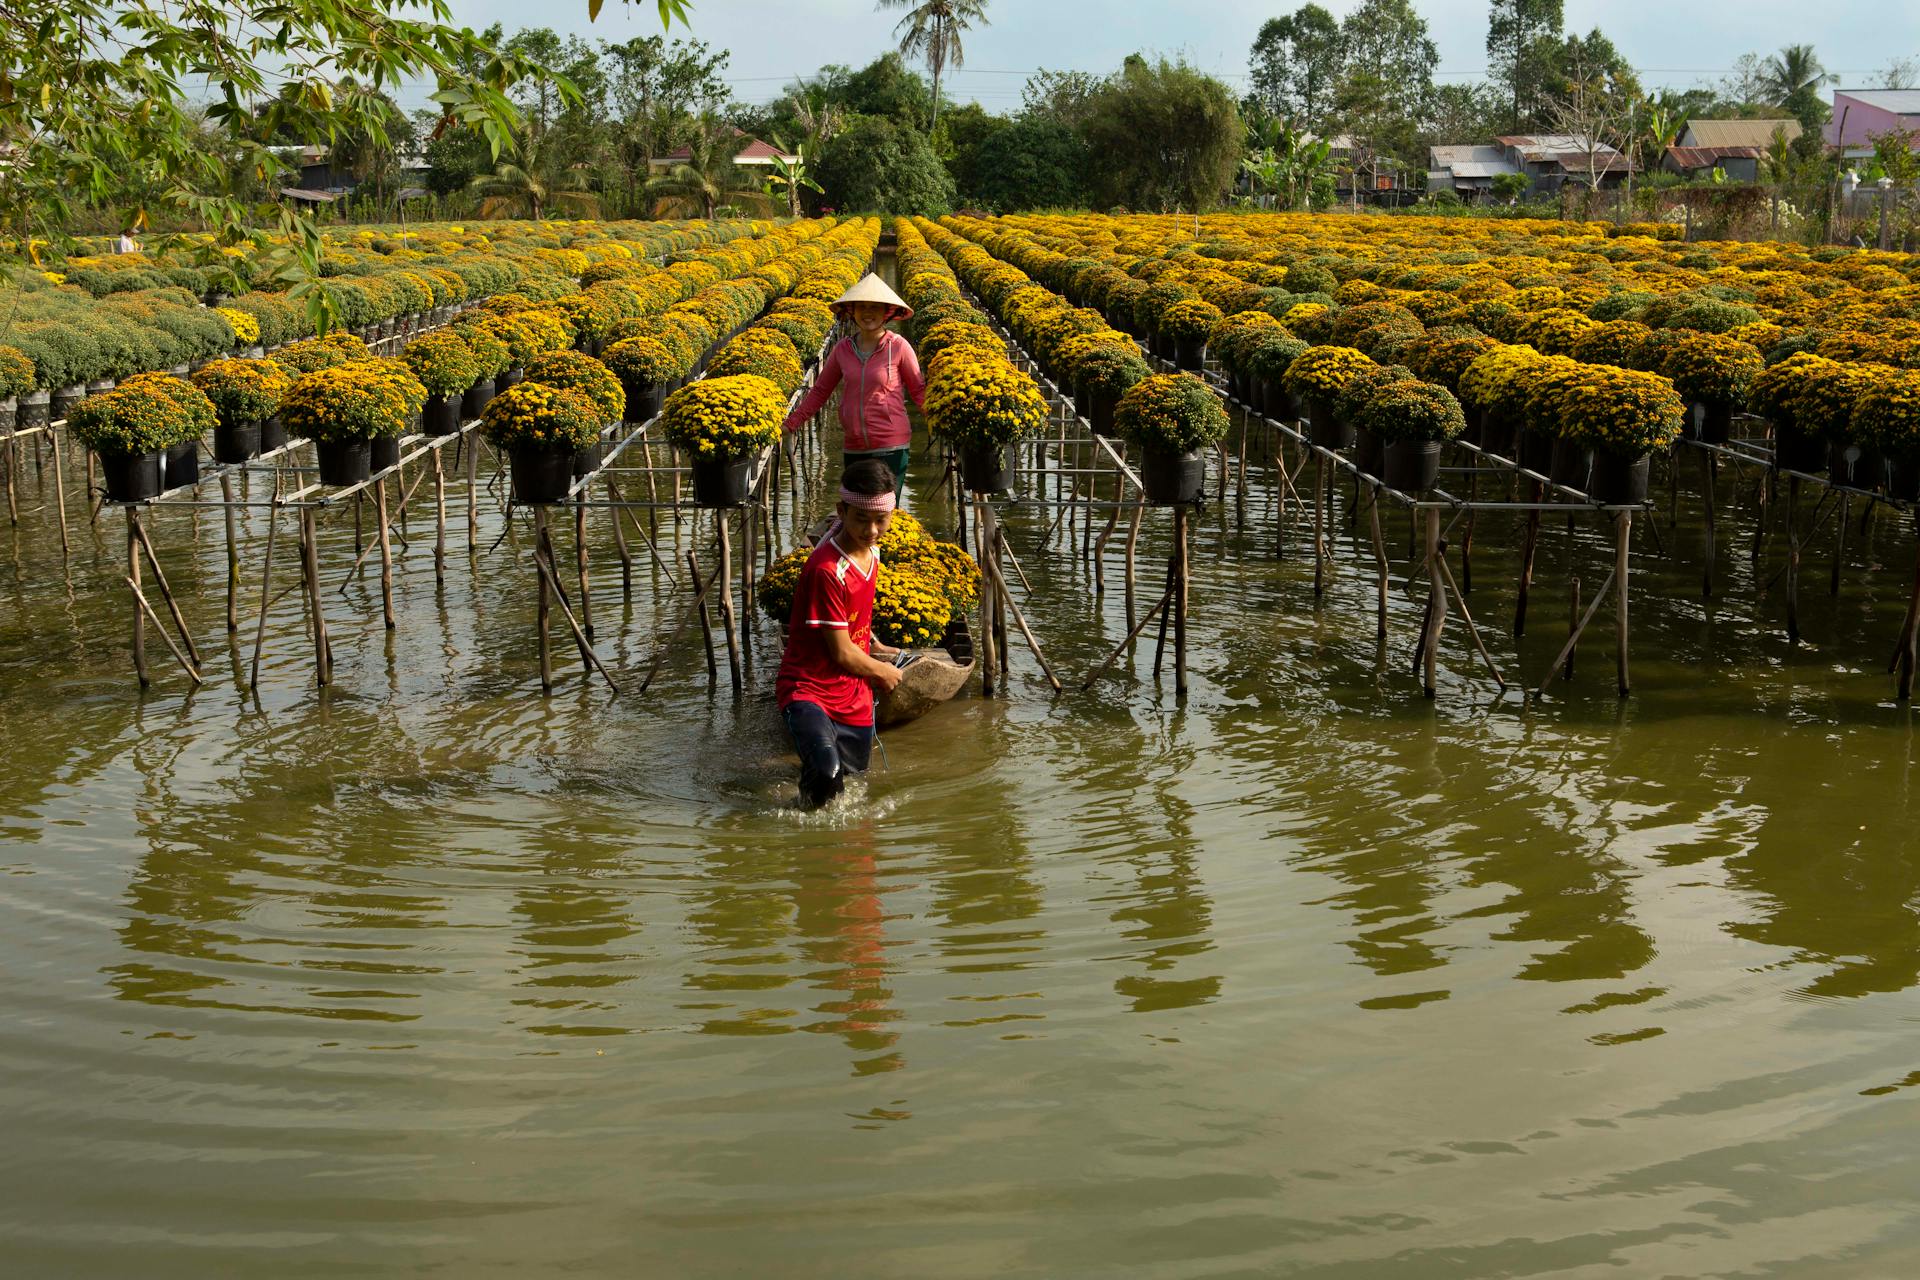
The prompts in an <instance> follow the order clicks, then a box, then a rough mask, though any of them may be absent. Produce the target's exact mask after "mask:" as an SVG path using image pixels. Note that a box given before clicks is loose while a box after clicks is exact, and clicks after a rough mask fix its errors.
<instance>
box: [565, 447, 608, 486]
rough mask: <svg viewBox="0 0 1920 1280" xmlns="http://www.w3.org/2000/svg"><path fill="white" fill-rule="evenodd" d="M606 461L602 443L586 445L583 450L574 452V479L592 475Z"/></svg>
mask: <svg viewBox="0 0 1920 1280" xmlns="http://www.w3.org/2000/svg"><path fill="white" fill-rule="evenodd" d="M606 460H607V446H606V444H605V443H604V442H596V443H594V444H590V445H588V446H587V447H586V448H584V449H580V450H576V451H575V453H574V455H573V476H574V479H576V480H577V479H579V478H580V477H581V476H590V475H592V474H593V473H594V472H596V471H598V470H599V469H600V467H601V464H603V463H604V462H606Z"/></svg>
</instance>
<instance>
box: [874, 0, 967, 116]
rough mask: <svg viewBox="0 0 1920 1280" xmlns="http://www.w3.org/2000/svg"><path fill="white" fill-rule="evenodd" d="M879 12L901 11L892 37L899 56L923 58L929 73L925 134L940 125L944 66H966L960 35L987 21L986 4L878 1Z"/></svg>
mask: <svg viewBox="0 0 1920 1280" xmlns="http://www.w3.org/2000/svg"><path fill="white" fill-rule="evenodd" d="M877 7H878V8H881V9H905V10H906V11H907V14H906V16H905V17H904V18H901V19H900V22H899V24H898V25H897V26H895V27H894V29H893V33H894V34H895V35H897V36H899V37H900V56H901V57H903V58H924V59H925V60H926V64H927V70H928V71H930V72H932V73H933V119H932V120H931V121H929V122H928V124H927V132H928V133H932V132H933V126H934V125H936V124H939V123H940V77H941V74H942V73H943V72H944V71H945V70H946V69H947V65H948V64H949V63H951V64H952V65H954V66H956V67H958V66H962V65H964V64H965V62H966V50H964V49H962V48H961V47H960V33H961V32H962V31H966V30H969V29H971V28H972V26H973V24H974V23H976V22H978V23H981V24H983V25H984V24H985V23H986V20H987V6H986V0H880V3H879V5H878V6H877Z"/></svg>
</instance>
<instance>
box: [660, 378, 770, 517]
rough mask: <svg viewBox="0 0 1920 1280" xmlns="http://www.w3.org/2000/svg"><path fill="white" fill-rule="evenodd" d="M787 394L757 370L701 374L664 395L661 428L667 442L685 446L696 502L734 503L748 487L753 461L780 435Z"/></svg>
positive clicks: (744, 496)
mask: <svg viewBox="0 0 1920 1280" xmlns="http://www.w3.org/2000/svg"><path fill="white" fill-rule="evenodd" d="M786 411H787V398H786V397H785V396H783V395H781V394H780V388H779V387H776V386H775V385H773V383H771V382H768V381H767V380H766V379H765V378H762V377H759V376H757V375H755V374H750V373H743V374H735V375H732V376H730V377H722V378H701V379H700V380H699V381H697V382H690V383H688V384H687V385H686V386H684V387H681V388H680V389H679V390H678V391H676V392H674V393H673V394H672V395H670V396H668V397H667V400H666V403H665V404H664V405H662V406H661V408H660V427H661V431H662V434H664V435H665V436H666V439H667V443H669V444H671V445H674V446H675V447H677V448H679V449H681V450H684V451H685V452H686V454H687V458H688V465H689V467H690V468H691V470H692V472H693V496H694V501H696V502H698V503H699V504H700V505H701V506H708V507H736V506H740V505H742V504H744V503H745V502H746V501H747V498H748V497H749V495H750V493H751V491H752V480H753V469H754V464H755V462H756V461H757V460H758V459H759V458H760V456H761V455H762V454H763V453H764V452H765V451H766V450H767V448H768V446H770V445H773V444H776V443H777V442H778V441H779V439H780V423H781V422H782V420H784V418H785V417H786Z"/></svg>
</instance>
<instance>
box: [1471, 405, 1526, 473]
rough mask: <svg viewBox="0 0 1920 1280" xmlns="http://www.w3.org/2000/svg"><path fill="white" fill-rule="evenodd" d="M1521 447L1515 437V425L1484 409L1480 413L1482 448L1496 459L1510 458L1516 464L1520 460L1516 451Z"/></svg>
mask: <svg viewBox="0 0 1920 1280" xmlns="http://www.w3.org/2000/svg"><path fill="white" fill-rule="evenodd" d="M1518 445H1519V440H1518V438H1517V437H1516V436H1515V435H1514V430H1513V425H1512V424H1511V423H1509V422H1505V421H1503V420H1501V419H1500V418H1498V417H1496V416H1495V415H1493V414H1491V413H1488V412H1487V411H1486V410H1484V409H1482V410H1481V411H1480V448H1481V450H1482V452H1485V453H1490V454H1492V455H1493V456H1494V457H1496V458H1508V459H1512V460H1513V461H1515V462H1518V461H1519V459H1518V458H1516V457H1515V456H1514V451H1515V449H1516V448H1517V447H1518Z"/></svg>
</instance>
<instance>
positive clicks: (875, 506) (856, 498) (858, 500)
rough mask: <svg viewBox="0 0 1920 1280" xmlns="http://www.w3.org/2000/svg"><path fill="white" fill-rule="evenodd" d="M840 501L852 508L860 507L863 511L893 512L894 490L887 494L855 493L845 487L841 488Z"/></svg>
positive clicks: (888, 491)
mask: <svg viewBox="0 0 1920 1280" xmlns="http://www.w3.org/2000/svg"><path fill="white" fill-rule="evenodd" d="M840 501H842V502H844V503H846V504H847V505H848V506H850V507H859V508H860V509H861V510H862V511H891V510H893V490H891V489H889V490H887V491H886V492H885V493H855V492H854V491H853V490H851V489H849V488H847V487H846V486H845V485H841V486H840Z"/></svg>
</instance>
